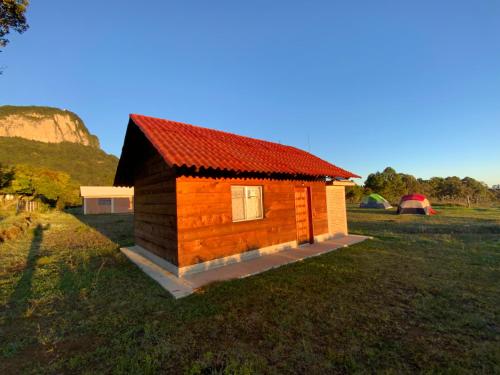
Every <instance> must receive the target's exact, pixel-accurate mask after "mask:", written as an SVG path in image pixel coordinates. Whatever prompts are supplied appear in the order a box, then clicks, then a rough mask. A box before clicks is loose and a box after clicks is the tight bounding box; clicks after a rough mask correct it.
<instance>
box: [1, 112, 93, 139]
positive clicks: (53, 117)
mask: <svg viewBox="0 0 500 375" xmlns="http://www.w3.org/2000/svg"><path fill="white" fill-rule="evenodd" d="M0 137H21V138H25V139H30V140H34V141H39V142H45V143H61V142H71V143H77V144H80V145H83V146H90V147H94V148H99V140H98V139H97V137H96V136H95V135H92V134H90V132H89V131H88V129H87V127H86V126H85V124H84V123H83V121H82V119H81V118H80V117H78V116H77V115H76V114H75V113H73V112H70V111H67V110H63V109H59V108H52V107H38V106H11V105H4V106H0Z"/></svg>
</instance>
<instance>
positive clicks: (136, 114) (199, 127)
mask: <svg viewBox="0 0 500 375" xmlns="http://www.w3.org/2000/svg"><path fill="white" fill-rule="evenodd" d="M132 116H138V117H146V118H150V119H154V120H159V121H168V122H171V123H173V124H180V125H185V126H190V127H193V128H195V129H196V128H198V129H203V130H209V131H213V132H216V133H221V134H227V135H230V136H233V137H238V138H246V139H250V140H252V141H259V142H263V143H268V144H272V145H277V146H281V147H292V148H295V149H297V150H300V151H304V150H301V149H300V148H298V147H295V146H290V145H287V144H283V143H278V142H272V141H268V140H266V139H261V138H255V137H250V136H248V135H241V134H237V133H233V132H229V131H226V130H219V129H214V128H208V127H206V126H200V125H195V124H190V123H188V122H182V121H175V120H170V119H166V118H160V117H154V116H147V115H141V114H138V113H131V114H130V117H132ZM304 152H307V151H304Z"/></svg>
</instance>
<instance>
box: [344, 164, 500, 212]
mask: <svg viewBox="0 0 500 375" xmlns="http://www.w3.org/2000/svg"><path fill="white" fill-rule="evenodd" d="M372 192H373V193H378V194H380V195H382V196H383V197H385V198H386V199H387V200H389V201H390V202H392V203H398V202H399V199H400V198H401V196H403V195H406V194H414V193H418V194H424V195H426V196H427V197H428V198H429V199H431V200H432V201H435V202H450V203H461V204H466V205H468V206H470V205H471V204H479V203H484V202H491V201H492V200H496V199H498V198H497V197H496V194H495V192H494V189H491V190H490V189H489V188H488V186H487V185H486V184H485V183H484V182H480V181H477V180H475V179H474V178H472V177H465V178H462V179H461V178H459V177H456V176H450V177H432V178H430V179H428V180H424V179H422V178H418V179H417V178H415V177H414V176H412V175H409V174H404V173H397V172H396V171H395V170H394V169H393V168H391V167H387V168H385V169H384V170H383V171H382V172H375V173H372V174H370V175H369V176H368V178H367V179H366V182H365V185H364V187H353V188H348V189H346V199H348V201H350V202H358V201H359V200H360V199H361V197H362V196H363V195H364V194H369V193H372Z"/></svg>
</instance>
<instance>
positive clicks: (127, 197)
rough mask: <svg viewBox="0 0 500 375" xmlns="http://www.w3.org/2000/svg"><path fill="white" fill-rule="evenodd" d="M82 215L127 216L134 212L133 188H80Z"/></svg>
mask: <svg viewBox="0 0 500 375" xmlns="http://www.w3.org/2000/svg"><path fill="white" fill-rule="evenodd" d="M80 196H81V197H82V205H83V214H84V215H92V214H128V213H133V212H134V188H130V187H115V186H80Z"/></svg>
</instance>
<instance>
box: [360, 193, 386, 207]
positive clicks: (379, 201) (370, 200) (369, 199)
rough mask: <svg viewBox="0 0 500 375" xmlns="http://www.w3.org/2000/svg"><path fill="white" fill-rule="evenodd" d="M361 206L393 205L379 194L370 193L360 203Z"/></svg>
mask: <svg viewBox="0 0 500 375" xmlns="http://www.w3.org/2000/svg"><path fill="white" fill-rule="evenodd" d="M359 207H361V208H382V209H388V208H392V206H391V205H390V204H389V202H387V200H386V199H385V198H384V197H383V196H381V195H378V194H370V195H367V196H366V197H364V198H363V199H362V200H361V203H360V204H359Z"/></svg>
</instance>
